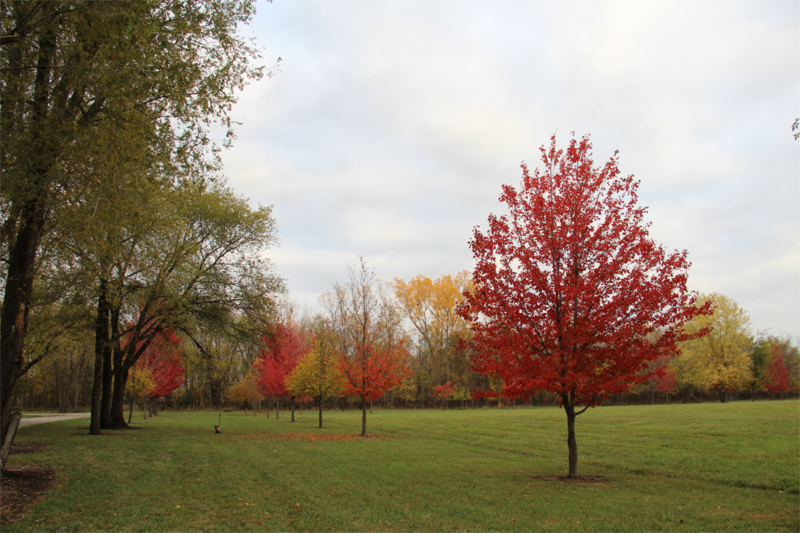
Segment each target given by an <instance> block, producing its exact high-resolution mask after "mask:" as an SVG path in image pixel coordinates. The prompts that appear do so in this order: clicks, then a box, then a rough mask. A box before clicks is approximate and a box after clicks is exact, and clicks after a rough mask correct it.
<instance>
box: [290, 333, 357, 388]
mask: <svg viewBox="0 0 800 533" xmlns="http://www.w3.org/2000/svg"><path fill="white" fill-rule="evenodd" d="M286 388H287V389H289V390H290V391H291V392H292V394H294V395H295V396H304V395H308V396H311V397H312V398H314V399H315V400H317V401H323V402H324V401H325V400H328V399H330V398H335V397H337V396H339V395H341V393H342V390H343V389H344V377H343V376H342V374H341V373H340V372H339V369H338V367H337V365H336V360H335V358H334V355H333V354H332V353H331V351H330V347H329V346H328V345H327V344H326V343H325V342H322V341H319V340H317V341H316V342H315V344H314V348H313V349H312V350H311V351H310V352H308V353H307V354H306V355H305V356H304V357H303V358H302V359H300V361H299V362H298V363H297V366H296V367H295V368H294V370H292V372H291V373H290V374H289V375H288V376H286Z"/></svg>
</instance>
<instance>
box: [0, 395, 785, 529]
mask: <svg viewBox="0 0 800 533" xmlns="http://www.w3.org/2000/svg"><path fill="white" fill-rule="evenodd" d="M798 415H800V404H799V403H798V402H797V401H773V402H756V403H751V402H738V403H729V404H695V405H672V406H636V407H600V408H597V409H593V410H590V411H588V412H587V413H584V414H583V415H581V416H580V417H578V422H577V434H578V448H579V454H580V455H579V464H578V470H579V474H583V475H586V476H597V477H599V478H602V480H601V481H600V482H593V483H574V482H565V481H560V480H558V479H557V477H558V476H562V475H563V474H565V472H566V468H567V466H566V465H567V463H566V459H567V447H566V417H565V415H564V413H563V411H561V410H558V409H555V408H546V409H545V408H542V409H528V408H518V409H510V410H508V409H507V410H499V409H483V410H472V411H447V412H442V411H378V410H376V411H375V412H374V414H372V415H371V416H369V419H368V424H369V425H368V427H369V430H370V432H371V434H372V435H374V437H372V438H367V439H362V438H359V437H356V434H357V433H358V432H359V430H360V412H357V411H351V412H346V413H342V412H326V413H325V422H326V425H327V427H326V428H325V429H322V430H320V429H317V428H316V423H317V419H316V413H315V412H313V411H312V412H306V413H304V414H303V415H300V416H298V421H297V422H295V423H291V422H290V421H289V417H288V415H287V414H282V416H281V418H280V420H275V418H274V416H273V417H272V418H269V419H268V418H267V417H266V416H264V415H263V414H259V415H258V416H256V417H253V416H252V415H251V416H249V417H245V416H244V415H243V414H242V413H241V412H237V413H224V414H223V415H222V427H223V433H222V434H221V435H216V434H214V428H213V426H214V424H216V423H217V417H218V414H217V413H216V412H214V413H210V412H206V413H181V412H177V413H176V412H165V413H162V414H160V415H159V416H158V417H157V418H152V419H149V420H147V421H142V420H139V421H134V423H135V424H136V425H138V426H139V429H134V430H127V431H113V432H111V431H109V432H106V435H104V436H99V437H91V436H89V435H87V428H88V421H87V420H85V419H84V420H73V421H65V422H58V423H53V424H43V425H40V426H32V427H28V428H23V429H21V430H20V433H19V435H18V437H17V440H18V442H26V441H27V442H48V443H50V445H49V446H48V447H47V448H46V449H45V450H44V451H42V452H39V453H35V454H24V455H12V456H11V458H10V461H13V462H18V463H34V464H38V465H46V466H52V467H56V468H58V469H59V474H58V477H59V482H58V484H57V485H56V486H55V487H54V488H53V489H52V490H51V491H50V492H49V494H48V496H47V498H46V499H44V500H43V501H42V502H40V503H39V504H37V505H36V506H35V507H33V508H32V509H31V511H30V512H29V513H28V514H27V515H26V516H25V517H24V518H22V519H20V520H19V521H17V522H16V523H15V524H13V525H12V526H11V527H9V528H6V529H5V530H6V531H12V530H13V531H30V530H48V531H55V530H59V531H69V530H79V531H88V530H92V531H94V530H114V531H165V530H202V531H237V530H245V531H253V530H271V531H285V530H289V531H293V530H297V531H328V530H329V529H330V530H334V531H337V530H348V531H365V530H369V531H376V530H377V531H408V530H413V531H449V530H469V531H481V530H501V531H584V530H585V531H646V530H649V531H660V530H667V531H780V530H788V531H798V530H799V529H800V491H799V490H798V489H799V487H798V484H799V483H800V416H798ZM140 416H141V415H140Z"/></svg>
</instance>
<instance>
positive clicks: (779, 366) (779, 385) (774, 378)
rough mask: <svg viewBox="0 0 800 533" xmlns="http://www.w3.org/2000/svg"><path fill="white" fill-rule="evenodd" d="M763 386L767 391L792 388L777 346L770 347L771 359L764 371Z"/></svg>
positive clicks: (781, 390) (783, 390)
mask: <svg viewBox="0 0 800 533" xmlns="http://www.w3.org/2000/svg"><path fill="white" fill-rule="evenodd" d="M764 388H765V389H767V390H768V391H769V392H773V393H774V392H786V391H788V390H791V389H792V380H791V376H790V375H789V369H787V368H786V364H785V363H784V362H783V355H782V354H781V349H780V347H779V346H773V347H772V361H771V362H770V364H769V366H768V367H767V370H766V372H764Z"/></svg>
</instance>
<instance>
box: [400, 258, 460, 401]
mask: <svg viewBox="0 0 800 533" xmlns="http://www.w3.org/2000/svg"><path fill="white" fill-rule="evenodd" d="M470 284H471V279H470V275H469V272H467V271H466V270H462V271H461V272H459V273H458V274H456V275H455V276H450V275H444V276H442V277H440V278H438V279H435V280H433V279H431V278H429V277H427V276H417V277H415V278H412V279H411V280H409V281H407V282H406V281H403V280H401V279H398V278H395V279H394V282H393V283H392V288H393V289H394V293H395V297H396V298H397V301H398V302H399V304H400V308H401V309H402V310H403V313H404V314H405V316H406V317H407V318H408V319H409V320H410V321H411V323H412V324H413V326H414V328H415V329H416V331H417V335H418V340H419V347H420V350H419V357H418V359H417V389H418V390H417V393H418V394H421V393H422V390H421V389H422V388H423V383H422V380H423V376H422V373H423V370H427V371H428V372H430V381H431V383H426V385H429V386H431V387H432V386H433V385H434V384H436V383H438V384H444V383H445V382H449V381H452V380H453V379H455V378H457V380H458V381H462V382H463V381H464V376H463V375H455V376H453V375H451V374H463V373H464V372H466V370H467V365H466V361H465V360H464V361H458V360H457V359H456V357H455V354H456V353H457V350H456V347H457V340H458V338H459V337H461V336H462V335H464V334H465V333H466V331H467V325H466V322H464V319H462V318H461V317H460V316H458V315H457V314H456V313H455V308H456V305H458V304H459V303H461V301H462V300H463V298H464V297H463V293H464V290H465V289H467V288H468V287H469V286H470Z"/></svg>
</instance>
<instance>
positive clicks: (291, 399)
mask: <svg viewBox="0 0 800 533" xmlns="http://www.w3.org/2000/svg"><path fill="white" fill-rule="evenodd" d="M289 401H291V402H292V422H294V396H290V397H289Z"/></svg>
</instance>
